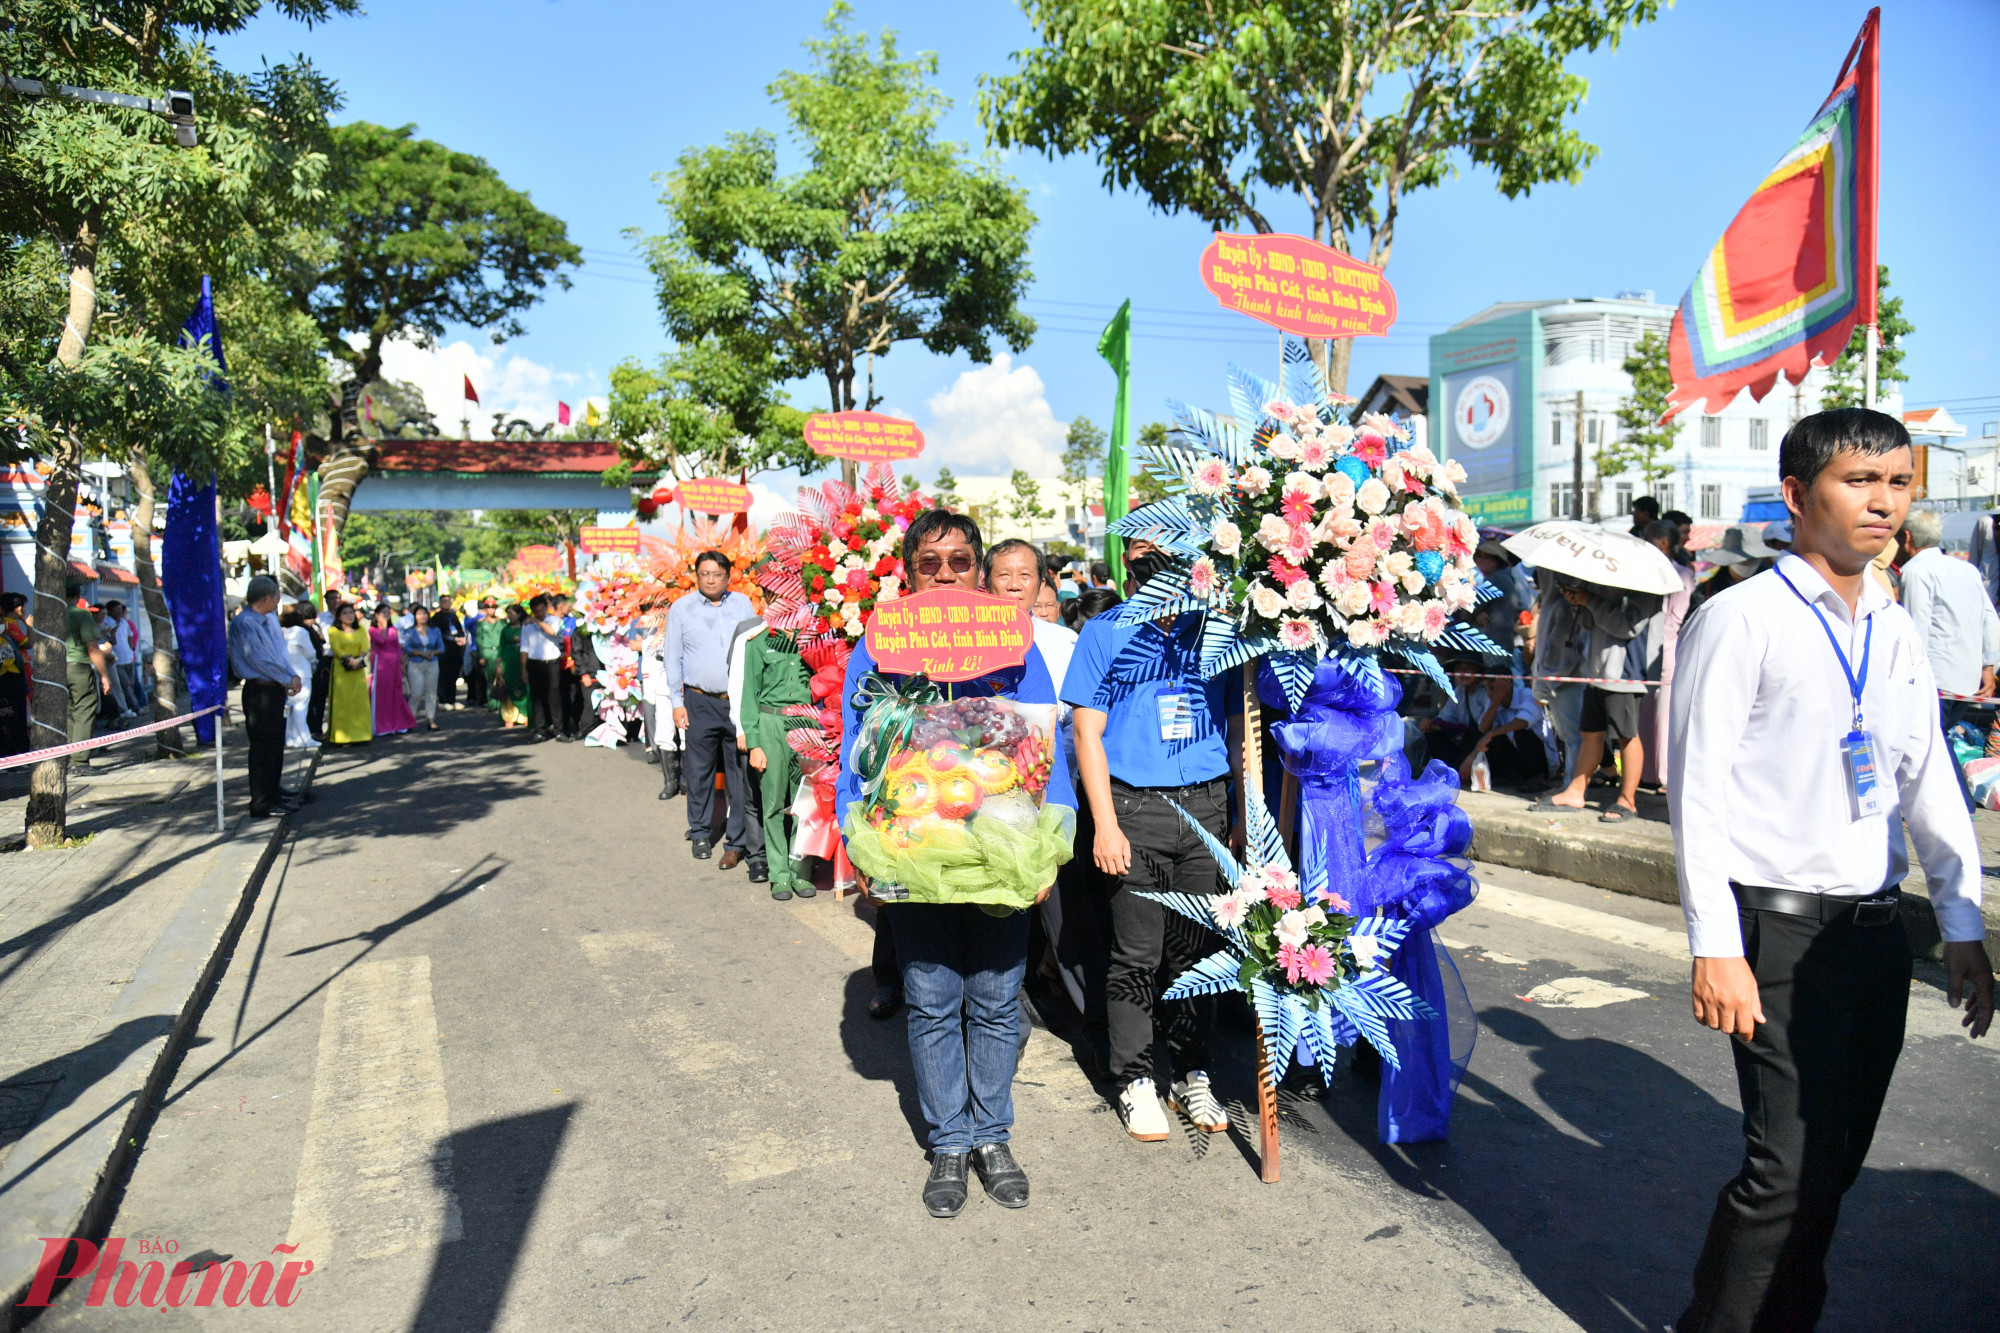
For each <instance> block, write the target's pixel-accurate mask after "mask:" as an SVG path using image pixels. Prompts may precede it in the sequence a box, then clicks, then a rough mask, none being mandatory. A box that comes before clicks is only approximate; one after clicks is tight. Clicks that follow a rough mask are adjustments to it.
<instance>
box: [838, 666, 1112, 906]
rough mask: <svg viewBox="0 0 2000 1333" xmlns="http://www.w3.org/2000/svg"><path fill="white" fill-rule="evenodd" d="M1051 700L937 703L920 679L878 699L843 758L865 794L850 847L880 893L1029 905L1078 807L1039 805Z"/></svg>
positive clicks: (853, 813) (1052, 740)
mask: <svg viewBox="0 0 2000 1333" xmlns="http://www.w3.org/2000/svg"><path fill="white" fill-rule="evenodd" d="M1055 746H1056V706H1055V705H1054V704H1021V703H1016V702H1014V701H1013V700H1011V699H1000V698H992V697H976V698H967V699H956V700H949V701H944V700H938V699H936V698H935V687H932V686H929V685H928V684H922V685H918V686H917V687H916V688H915V689H914V690H909V691H907V692H894V693H889V694H886V695H884V696H883V697H881V698H879V699H877V700H876V701H875V702H874V703H873V704H872V705H871V706H870V708H869V710H868V712H867V714H866V716H864V717H863V718H862V722H861V730H860V733H859V736H858V738H857V740H856V743H855V746H854V750H853V757H852V760H851V762H852V763H853V764H854V768H855V772H856V773H857V774H858V775H859V776H860V778H861V779H862V799H861V800H860V801H859V802H857V803H856V804H855V805H854V807H853V808H851V809H850V810H849V811H848V816H847V826H846V830H845V831H846V835H847V854H848V858H849V859H850V860H852V861H853V862H854V865H855V868H856V869H858V870H860V871H861V873H862V874H864V875H867V876H868V877H869V879H870V880H871V881H872V885H871V888H870V889H869V892H870V893H871V894H872V895H873V896H875V897H876V898H879V899H882V900H884V901H889V902H896V901H908V902H927V903H960V902H969V903H978V904H981V905H983V906H986V907H991V908H1000V909H1018V908H1025V907H1029V906H1032V905H1033V903H1034V901H1035V898H1036V896H1037V895H1039V894H1040V892H1041V891H1042V890H1043V889H1044V888H1046V887H1047V886H1048V885H1049V884H1051V883H1053V882H1054V880H1055V873H1056V867H1057V866H1058V865H1060V864H1062V863H1063V862H1064V861H1067V860H1068V859H1069V856H1070V850H1071V843H1072V841H1073V838H1074V835H1075V827H1076V818H1075V812H1074V811H1072V810H1070V809H1068V808H1066V807H1063V806H1054V805H1049V804H1047V803H1046V802H1045V799H1044V798H1045V796H1046V794H1047V791H1048V785H1049V774H1050V771H1051V769H1052V766H1053V764H1054V763H1055V759H1056V753H1055Z"/></svg>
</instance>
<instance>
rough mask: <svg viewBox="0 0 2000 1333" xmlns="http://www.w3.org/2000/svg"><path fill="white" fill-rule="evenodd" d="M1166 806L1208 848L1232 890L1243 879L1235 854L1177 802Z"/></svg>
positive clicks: (1241, 869) (1211, 919) (1203, 909)
mask: <svg viewBox="0 0 2000 1333" xmlns="http://www.w3.org/2000/svg"><path fill="white" fill-rule="evenodd" d="M1167 804H1168V805H1171V806H1173V808H1174V809H1175V810H1177V811H1179V812H1180V816H1181V821H1182V822H1183V823H1185V824H1186V825H1187V826H1188V827H1189V828H1191V829H1193V830H1194V831H1195V836H1197V837H1199V838H1200V839H1201V841H1202V845H1203V846H1205V847H1207V848H1208V854H1209V855H1210V856H1212V857H1214V858H1215V864H1216V867H1217V869H1219V870H1221V871H1222V878H1223V880H1224V881H1225V882H1226V883H1227V884H1228V885H1229V887H1230V888H1232V889H1233V888H1235V887H1236V881H1237V880H1239V879H1241V878H1242V877H1243V868H1242V867H1241V866H1239V865H1237V864H1236V856H1235V853H1233V852H1231V851H1230V850H1229V849H1228V848H1227V847H1225V846H1223V845H1222V839H1220V838H1218V837H1216V836H1215V835H1214V834H1213V833H1210V832H1209V831H1208V830H1207V829H1206V828H1204V827H1203V826H1202V822H1201V821H1200V820H1199V819H1196V818H1195V817H1194V816H1193V815H1191V814H1189V813H1188V812H1187V811H1186V810H1185V809H1183V808H1182V806H1181V804H1180V802H1179V801H1168V802H1167ZM1183 896H1185V895H1183ZM1207 910H1208V909H1207V908H1206V907H1204V908H1202V911H1204V912H1206V911H1207ZM1208 919H1209V920H1210V921H1213V920H1214V918H1213V917H1210V918H1208Z"/></svg>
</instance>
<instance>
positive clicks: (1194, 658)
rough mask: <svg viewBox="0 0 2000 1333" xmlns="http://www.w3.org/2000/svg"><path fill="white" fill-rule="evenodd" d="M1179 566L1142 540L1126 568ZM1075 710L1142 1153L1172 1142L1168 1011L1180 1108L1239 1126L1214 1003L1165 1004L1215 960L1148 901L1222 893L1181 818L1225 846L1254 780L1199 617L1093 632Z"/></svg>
mask: <svg viewBox="0 0 2000 1333" xmlns="http://www.w3.org/2000/svg"><path fill="white" fill-rule="evenodd" d="M1168 563H1169V562H1168V560H1167V558H1166V557H1165V556H1164V555H1162V554H1161V553H1160V552H1159V551H1158V550H1157V549H1155V548H1154V547H1153V546H1152V545H1151V544H1150V543H1148V542H1143V541H1135V542H1133V543H1132V544H1131V548H1130V550H1129V553H1128V554H1127V556H1126V560H1125V568H1126V570H1127V571H1128V572H1129V573H1130V575H1131V577H1132V579H1133V580H1134V582H1135V584H1136V585H1137V586H1140V587H1143V586H1144V585H1145V583H1146V581H1147V580H1148V579H1150V578H1152V577H1153V575H1155V574H1157V573H1159V571H1160V570H1161V569H1163V568H1165V567H1166V565H1167V564H1168ZM1062 700H1063V702H1064V703H1066V704H1069V705H1070V706H1071V707H1072V708H1073V709H1074V710H1075V712H1074V727H1075V733H1076V757H1077V767H1078V769H1079V771H1080V772H1081V775H1082V779H1083V794H1084V796H1085V797H1086V798H1087V799H1088V800H1089V803H1090V813H1091V817H1092V823H1093V825H1094V827H1095V832H1094V834H1093V835H1092V838H1091V853H1092V859H1093V860H1094V861H1095V862H1096V865H1097V868H1098V870H1100V871H1101V872H1103V874H1104V875H1105V876H1106V884H1105V887H1106V889H1107V891H1108V893H1109V896H1110V908H1111V912H1110V915H1111V959H1110V964H1109V968H1108V971H1107V974H1106V981H1105V995H1104V1009H1105V1026H1106V1029H1107V1035H1108V1038H1109V1044H1110V1052H1109V1065H1110V1072H1111V1077H1112V1080H1113V1081H1114V1082H1116V1083H1117V1084H1119V1086H1120V1089H1121V1091H1120V1092H1119V1096H1118V1109H1119V1113H1120V1115H1122V1116H1123V1117H1124V1120H1125V1128H1126V1131H1127V1132H1128V1133H1130V1134H1131V1135H1132V1137H1133V1138H1135V1139H1138V1140H1139V1141H1140V1142H1142V1143H1157V1142H1160V1141H1162V1140H1164V1139H1165V1138H1166V1137H1167V1117H1166V1113H1165V1112H1164V1111H1162V1110H1161V1108H1160V1098H1159V1094H1158V1092H1157V1091H1155V1088H1154V1084H1153V1027H1154V1018H1155V1013H1156V1011H1157V1012H1158V1017H1159V1019H1160V1020H1161V1024H1162V1026H1164V1027H1165V1028H1166V1033H1167V1044H1168V1046H1169V1048H1170V1049H1171V1051H1172V1055H1173V1072H1174V1082H1173V1087H1172V1102H1173V1106H1174V1109H1175V1110H1177V1111H1180V1112H1181V1113H1182V1114H1183V1115H1185V1116H1187V1118H1188V1120H1189V1121H1190V1122H1191V1123H1192V1124H1193V1125H1194V1126H1195V1127H1196V1128H1198V1129H1201V1130H1205V1131H1207V1132H1209V1133H1211V1134H1215V1133H1220V1132H1222V1131H1223V1130H1226V1129H1228V1128H1229V1117H1228V1115H1226V1114H1225V1113H1224V1112H1223V1109H1222V1106H1221V1104H1220V1103H1219V1102H1217V1101H1216V1099H1215V1095H1214V1093H1213V1092H1211V1091H1210V1089H1209V1079H1208V1034H1209V1028H1210V1027H1211V1026H1212V1024H1213V1022H1214V1017H1215V1002H1214V1000H1213V999H1211V998H1202V999H1196V1000H1177V1001H1174V1002H1172V1003H1171V1004H1168V1003H1166V1002H1164V1001H1162V1000H1161V999H1160V993H1161V991H1162V990H1163V989H1164V987H1165V986H1167V985H1170V984H1171V983H1172V981H1173V979H1174V978H1175V977H1177V976H1179V975H1180V974H1181V973H1182V972H1183V971H1185V970H1186V969H1187V968H1188V967H1190V966H1192V965H1193V964H1195V963H1197V962H1199V961H1201V959H1202V958H1203V957H1205V956H1206V955H1207V954H1208V953H1209V952H1211V949H1209V948H1207V947H1204V946H1205V944H1211V943H1212V941H1203V940H1202V939H1200V938H1199V935H1200V929H1199V927H1195V926H1194V925H1193V924H1192V923H1191V922H1184V921H1183V920H1182V919H1181V918H1179V917H1177V916H1173V915H1172V914H1170V913H1169V912H1168V911H1167V910H1166V909H1165V908H1164V907H1162V906H1160V905H1159V904H1158V903H1156V902H1153V901H1151V900H1150V899H1146V898H1141V897H1140V896H1139V895H1140V894H1142V893H1160V892H1170V891H1178V892H1181V893H1195V894H1204V895H1207V894H1213V893H1215V892H1217V891H1218V890H1219V889H1221V888H1222V887H1223V885H1222V882H1221V878H1220V871H1219V869H1218V868H1217V866H1216V864H1215V858H1214V857H1213V856H1211V855H1210V854H1209V851H1208V848H1207V847H1206V846H1205V845H1204V844H1203V843H1202V840H1201V838H1200V837H1198V836H1197V835H1196V834H1195V832H1194V830H1193V829H1191V828H1189V827H1188V826H1187V823H1186V822H1185V821H1184V820H1182V818H1181V816H1180V814H1179V812H1178V811H1176V810H1175V809H1174V807H1175V806H1176V805H1178V806H1180V807H1181V809H1183V810H1186V811H1187V812H1188V814H1189V815H1191V816H1192V817H1193V818H1195V819H1196V820H1199V821H1200V823H1201V825H1202V827H1203V828H1205V829H1207V830H1208V831H1209V832H1211V833H1213V834H1214V835H1215V836H1216V837H1217V838H1226V837H1227V836H1228V835H1229V832H1230V819H1229V784H1228V779H1229V778H1230V776H1231V775H1233V774H1238V773H1239V772H1240V770H1241V768H1242V761H1241V759H1240V756H1241V754H1242V751H1243V747H1242V744H1241V732H1242V704H1241V701H1240V700H1238V699H1236V698H1235V697H1234V693H1233V691H1231V690H1229V689H1228V688H1227V685H1226V683H1225V681H1224V680H1222V679H1216V680H1203V679H1202V678H1201V617H1200V616H1198V615H1192V614H1190V615H1182V616H1178V617H1174V618H1172V619H1170V620H1167V621H1164V622H1161V621H1142V622H1140V623H1139V624H1136V625H1128V624H1121V623H1119V621H1118V619H1117V617H1116V616H1111V615H1103V616H1094V617H1092V618H1091V619H1090V620H1089V621H1087V622H1085V624H1084V627H1083V632H1082V636H1081V638H1079V639H1078V641H1077V645H1076V652H1075V655H1074V656H1072V657H1071V658H1070V663H1069V670H1068V672H1067V673H1065V675H1064V677H1063V687H1062Z"/></svg>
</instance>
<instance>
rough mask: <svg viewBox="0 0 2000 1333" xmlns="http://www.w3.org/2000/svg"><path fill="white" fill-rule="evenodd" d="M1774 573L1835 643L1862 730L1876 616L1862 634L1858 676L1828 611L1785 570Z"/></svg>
mask: <svg viewBox="0 0 2000 1333" xmlns="http://www.w3.org/2000/svg"><path fill="white" fill-rule="evenodd" d="M1772 573H1774V574H1776V575H1777V576H1778V577H1779V578H1781V579H1785V586H1786V587H1787V588H1790V589H1791V590H1792V595H1793V596H1794V597H1796V598H1798V599H1799V600H1800V601H1802V602H1804V603H1805V604H1806V606H1807V608H1808V609H1810V610H1811V611H1812V613H1813V614H1814V615H1815V616H1817V617H1818V618H1819V627H1820V628H1821V629H1823V630H1825V631H1826V641H1827V642H1828V643H1830V644H1832V645H1833V655H1834V656H1835V657H1837V658H1839V659H1840V669H1841V671H1842V672H1843V673H1845V675H1846V676H1847V691H1848V693H1849V694H1851V695H1853V696H1854V729H1855V730H1856V731H1859V730H1861V691H1862V689H1863V688H1864V687H1865V686H1866V685H1867V684H1868V655H1869V651H1870V650H1871V649H1872V648H1873V647H1874V646H1875V617H1873V616H1869V617H1868V628H1867V630H1866V631H1865V632H1864V634H1863V635H1862V639H1861V674H1860V675H1859V676H1857V675H1855V674H1854V668H1853V667H1852V666H1850V665H1848V661H1847V650H1846V649H1844V648H1842V647H1841V646H1840V640H1839V639H1838V638H1836V637H1835V636H1834V632H1833V626H1832V625H1831V624H1830V623H1828V621H1827V618H1826V612H1824V611H1822V610H1820V609H1819V606H1818V605H1817V604H1816V603H1814V602H1813V601H1811V600H1810V599H1809V598H1807V596H1806V595H1805V594H1804V593H1802V592H1800V591H1799V588H1798V585H1797V584H1796V583H1793V582H1792V581H1791V580H1790V579H1788V578H1785V571H1784V570H1782V569H1775V570H1773V571H1772Z"/></svg>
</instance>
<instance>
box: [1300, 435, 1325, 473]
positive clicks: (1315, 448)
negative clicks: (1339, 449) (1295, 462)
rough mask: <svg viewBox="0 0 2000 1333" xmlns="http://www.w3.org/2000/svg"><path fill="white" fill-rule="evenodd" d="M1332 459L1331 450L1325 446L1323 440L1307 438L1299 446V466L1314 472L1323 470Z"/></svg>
mask: <svg viewBox="0 0 2000 1333" xmlns="http://www.w3.org/2000/svg"><path fill="white" fill-rule="evenodd" d="M1332 461H1333V450H1331V449H1329V448H1327V446H1326V441H1324V440H1307V441H1305V442H1304V443H1303V444H1301V445H1300V446H1299V466H1301V467H1304V468H1308V469H1310V470H1312V471H1314V472H1323V471H1325V470H1326V465H1327V464H1328V463H1331V462H1332Z"/></svg>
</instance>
